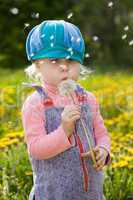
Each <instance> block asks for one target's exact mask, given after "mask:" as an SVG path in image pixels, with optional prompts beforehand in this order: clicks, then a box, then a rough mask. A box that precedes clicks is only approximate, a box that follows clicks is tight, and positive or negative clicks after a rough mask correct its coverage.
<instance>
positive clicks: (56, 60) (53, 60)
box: [50, 59, 58, 64]
mask: <svg viewBox="0 0 133 200" xmlns="http://www.w3.org/2000/svg"><path fill="white" fill-rule="evenodd" d="M50 61H51V63H53V64H55V63H57V62H58V59H50Z"/></svg>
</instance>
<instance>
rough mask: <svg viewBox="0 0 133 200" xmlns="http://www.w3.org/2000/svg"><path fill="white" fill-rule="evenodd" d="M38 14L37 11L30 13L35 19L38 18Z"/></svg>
mask: <svg viewBox="0 0 133 200" xmlns="http://www.w3.org/2000/svg"><path fill="white" fill-rule="evenodd" d="M39 15H40V14H39V13H34V12H33V13H32V14H31V17H32V18H35V19H38V18H39Z"/></svg>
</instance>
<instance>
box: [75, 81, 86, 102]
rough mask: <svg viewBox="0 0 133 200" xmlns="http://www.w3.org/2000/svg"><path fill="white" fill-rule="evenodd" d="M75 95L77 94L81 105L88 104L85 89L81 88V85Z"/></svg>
mask: <svg viewBox="0 0 133 200" xmlns="http://www.w3.org/2000/svg"><path fill="white" fill-rule="evenodd" d="M75 93H76V96H77V99H78V102H79V104H82V103H86V102H87V94H86V91H85V90H84V88H83V87H81V86H80V85H77V87H76V90H75Z"/></svg>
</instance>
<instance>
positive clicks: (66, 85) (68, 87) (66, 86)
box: [58, 79, 77, 95]
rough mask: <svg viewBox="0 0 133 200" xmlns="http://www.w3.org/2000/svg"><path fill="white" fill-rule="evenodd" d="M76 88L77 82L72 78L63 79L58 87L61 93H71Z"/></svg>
mask: <svg viewBox="0 0 133 200" xmlns="http://www.w3.org/2000/svg"><path fill="white" fill-rule="evenodd" d="M76 88H77V85H76V82H75V81H74V80H71V79H68V80H65V81H62V82H61V83H60V84H59V87H58V89H59V93H60V94H61V95H69V94H70V93H71V92H73V91H75V90H76Z"/></svg>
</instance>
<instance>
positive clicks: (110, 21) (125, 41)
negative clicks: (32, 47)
mask: <svg viewBox="0 0 133 200" xmlns="http://www.w3.org/2000/svg"><path fill="white" fill-rule="evenodd" d="M48 19H64V20H67V21H69V22H72V23H74V24H76V25H77V26H79V28H80V29H81V32H82V33H83V36H84V38H85V42H86V54H85V63H86V65H92V64H98V65H103V64H114V65H117V66H118V67H119V66H121V65H123V66H127V67H128V66H131V65H132V63H133V56H132V55H133V28H132V27H133V1H131V0H126V1H125V0H121V1H119V0H114V1H107V0H100V1H99V0H62V1H55V0H52V1H50V0H38V1H36V0H32V1H29V0H0V39H1V41H0V66H1V67H9V68H15V67H17V68H18V67H21V66H24V65H26V64H27V59H26V54H25V39H26V37H27V34H28V32H29V31H30V30H31V29H32V27H33V26H35V25H36V24H39V23H40V22H42V21H43V20H48Z"/></svg>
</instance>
